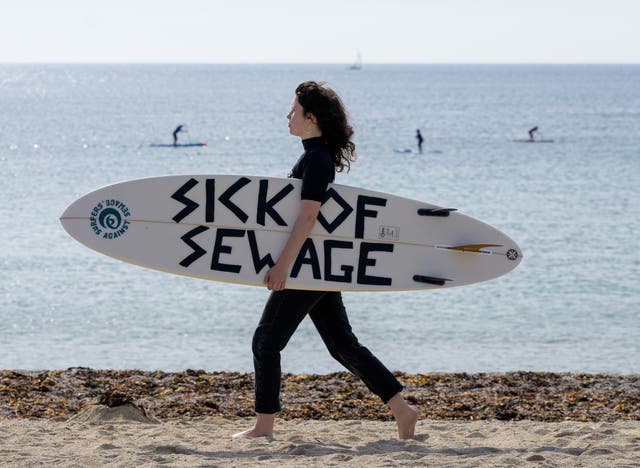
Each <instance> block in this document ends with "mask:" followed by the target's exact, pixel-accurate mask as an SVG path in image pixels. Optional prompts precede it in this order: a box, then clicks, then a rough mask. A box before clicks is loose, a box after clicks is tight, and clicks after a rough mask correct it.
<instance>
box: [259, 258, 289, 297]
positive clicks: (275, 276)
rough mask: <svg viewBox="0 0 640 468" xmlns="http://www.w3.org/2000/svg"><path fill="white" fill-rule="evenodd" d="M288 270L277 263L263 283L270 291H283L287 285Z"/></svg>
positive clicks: (268, 272) (265, 276)
mask: <svg viewBox="0 0 640 468" xmlns="http://www.w3.org/2000/svg"><path fill="white" fill-rule="evenodd" d="M288 273H289V271H288V268H286V267H283V266H282V265H280V264H279V263H276V264H275V265H274V266H273V268H271V269H270V270H269V271H267V274H266V275H264V280H263V283H264V284H265V285H266V286H267V289H269V290H270V291H282V290H283V289H284V288H285V286H286V285H287V274H288Z"/></svg>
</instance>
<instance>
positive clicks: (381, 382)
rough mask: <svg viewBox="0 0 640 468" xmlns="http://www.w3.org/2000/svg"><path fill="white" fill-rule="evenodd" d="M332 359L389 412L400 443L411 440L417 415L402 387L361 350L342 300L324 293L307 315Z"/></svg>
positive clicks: (337, 296) (367, 353) (371, 357)
mask: <svg viewBox="0 0 640 468" xmlns="http://www.w3.org/2000/svg"><path fill="white" fill-rule="evenodd" d="M309 316H310V317H311V319H312V320H313V323H314V325H315V326H316V328H317V329H318V332H319V333H320V336H321V337H322V340H323V341H324V343H325V345H326V346H327V348H328V350H329V352H330V353H331V355H332V356H333V357H334V358H335V359H336V360H337V361H338V362H340V363H341V364H342V365H343V366H345V367H346V368H347V369H349V370H350V371H351V372H352V373H354V374H355V375H357V376H358V377H359V378H360V379H361V380H362V381H363V382H364V384H365V385H366V386H367V387H368V388H369V390H371V391H372V392H373V393H375V394H376V395H378V396H379V397H380V399H381V400H382V401H383V402H384V403H385V404H387V405H389V408H390V409H391V412H392V413H393V415H394V417H395V418H396V422H397V423H398V436H399V437H400V438H401V439H407V438H411V437H413V431H414V427H415V424H416V421H417V419H418V412H417V411H416V410H415V409H413V408H411V407H410V406H409V405H407V403H406V402H405V400H404V398H403V397H402V395H401V393H400V392H401V391H402V385H401V384H400V382H398V380H397V379H396V378H395V377H394V375H393V374H392V373H391V372H390V371H389V370H388V369H387V368H386V367H385V366H384V364H382V363H381V362H380V361H379V360H378V358H376V357H375V356H374V355H373V354H372V353H371V351H369V350H368V349H367V348H366V347H364V346H362V345H361V344H360V343H359V342H358V339H357V337H356V336H355V335H354V334H353V331H352V330H351V324H350V323H349V319H348V317H347V313H346V310H345V308H344V304H343V302H342V296H341V294H340V293H339V292H335V293H327V294H326V295H325V296H324V297H323V298H322V299H321V300H320V301H318V303H317V304H316V305H315V307H314V308H313V310H311V311H310V312H309Z"/></svg>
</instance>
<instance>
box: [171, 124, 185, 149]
mask: <svg viewBox="0 0 640 468" xmlns="http://www.w3.org/2000/svg"><path fill="white" fill-rule="evenodd" d="M182 127H184V125H178V126H177V127H176V129H175V130H174V131H173V146H176V145H177V144H178V133H180V132H182V131H183V130H182Z"/></svg>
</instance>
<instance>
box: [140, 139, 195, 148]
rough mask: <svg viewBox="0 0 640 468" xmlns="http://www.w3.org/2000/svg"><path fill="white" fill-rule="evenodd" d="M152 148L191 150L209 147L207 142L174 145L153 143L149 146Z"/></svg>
mask: <svg viewBox="0 0 640 468" xmlns="http://www.w3.org/2000/svg"><path fill="white" fill-rule="evenodd" d="M149 146H150V147H152V148H189V147H192V146H207V143H205V142H202V141H200V142H197V143H176V144H175V145H172V144H171V143H151V144H150V145H149Z"/></svg>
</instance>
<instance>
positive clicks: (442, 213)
mask: <svg viewBox="0 0 640 468" xmlns="http://www.w3.org/2000/svg"><path fill="white" fill-rule="evenodd" d="M452 211H458V209H457V208H419V209H418V214H419V215H420V216H438V217H442V218H446V217H447V216H449V213H451V212H452Z"/></svg>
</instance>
